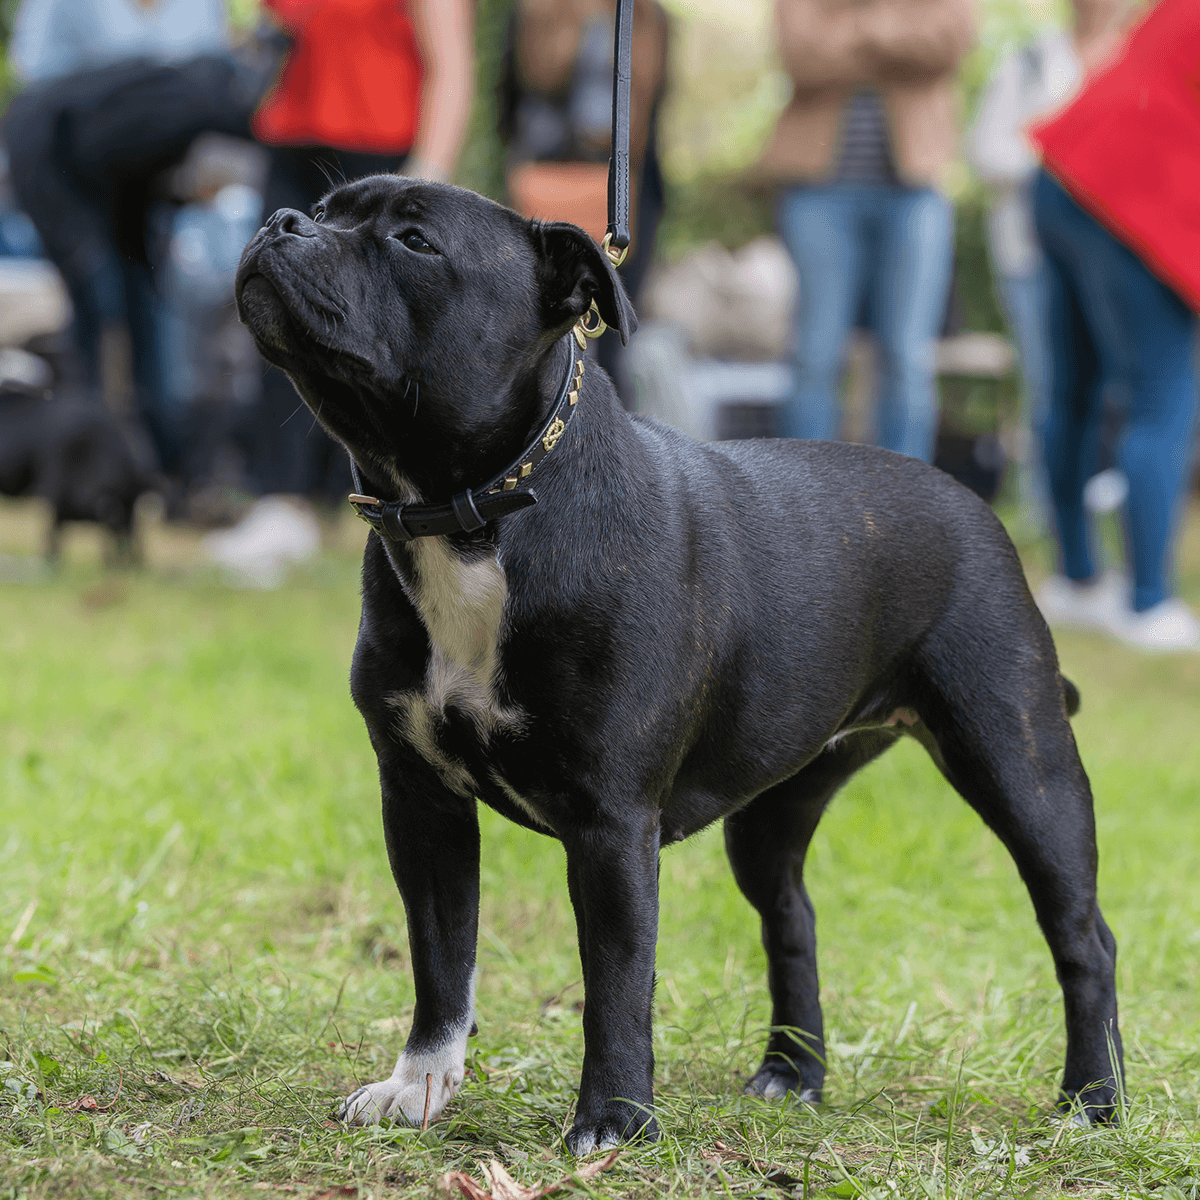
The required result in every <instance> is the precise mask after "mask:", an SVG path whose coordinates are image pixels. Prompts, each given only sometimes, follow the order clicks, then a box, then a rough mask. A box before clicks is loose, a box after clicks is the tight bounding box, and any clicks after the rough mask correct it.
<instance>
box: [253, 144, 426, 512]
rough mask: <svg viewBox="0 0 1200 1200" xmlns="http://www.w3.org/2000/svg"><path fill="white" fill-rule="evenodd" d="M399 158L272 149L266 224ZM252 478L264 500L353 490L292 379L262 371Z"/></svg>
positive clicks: (336, 451) (341, 456) (335, 449)
mask: <svg viewBox="0 0 1200 1200" xmlns="http://www.w3.org/2000/svg"><path fill="white" fill-rule="evenodd" d="M404 158H405V156H404V155H402V154H398V155H392V154H360V153H357V152H355V151H350V150H333V149H331V148H329V147H327V146H272V147H271V167H270V172H269V174H268V176H267V186H266V194H265V196H264V201H263V218H264V220H265V219H266V218H267V217H270V215H271V214H272V213H274V212H276V211H277V210H278V209H281V208H294V209H297V210H299V211H300V212H303V213H309V212H311V211H312V208H313V205H315V204H316V203H317V201H318V200H320V199H321V197H322V196H323V195H325V193H326V192H328V191H329V190H330V189H331V188H334V187H336V186H337V185H338V184H341V183H346V182H349V181H350V180H353V179H359V178H361V177H362V176H364V175H383V174H390V173H392V172H394V171H396V170H397V169H398V168H399V167H400V166H401V164H402V163H403V162H404ZM249 436H250V462H249V470H250V476H251V479H252V480H253V482H254V484H255V486H256V487H257V488H258V490H259V491H260V492H261V493H262V494H263V495H271V494H273V493H279V492H284V493H289V494H294V495H301V496H307V495H310V494H317V495H320V496H324V497H326V498H328V499H331V500H333V499H337V498H338V497H340V496H342V495H344V494H345V493H346V492H349V491H351V490H352V485H351V480H350V467H349V463H348V460H347V458H346V452H345V451H344V450H343V449H342V447H341V446H339V445H338V444H337V443H336V442H334V441H333V439H332V438H331V437H330V436H329V435H328V434H327V433H326V432H325V431H324V430H323V429H322V428H321V427H320V426H319V425H318V424H317V422H316V420H315V419H314V418H313V416H312V414H311V413H310V412H309V411H308V409H307V408H306V407H305V405H304V401H303V400H301V399H300V397H299V396H298V395H297V394H296V389H295V388H294V387H292V384H291V380H289V379H288V377H287V376H286V375H285V374H284V373H283V372H282V371H280V370H278V369H277V368H275V367H270V366H268V367H265V369H264V374H263V383H262V394H261V396H260V397H259V400H258V403H257V404H256V405H255V408H254V413H253V414H252V417H251V419H250V429H249Z"/></svg>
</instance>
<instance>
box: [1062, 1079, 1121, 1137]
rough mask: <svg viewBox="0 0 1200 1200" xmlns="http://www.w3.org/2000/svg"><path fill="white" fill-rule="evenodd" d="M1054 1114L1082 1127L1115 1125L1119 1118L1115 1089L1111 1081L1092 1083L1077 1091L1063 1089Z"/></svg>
mask: <svg viewBox="0 0 1200 1200" xmlns="http://www.w3.org/2000/svg"><path fill="white" fill-rule="evenodd" d="M1055 1115H1056V1116H1057V1117H1058V1118H1059V1119H1060V1120H1062V1121H1066V1122H1068V1123H1069V1124H1071V1125H1078V1126H1080V1127H1081V1128H1083V1129H1087V1128H1089V1127H1090V1126H1092V1125H1115V1124H1117V1122H1119V1121H1120V1119H1121V1114H1120V1111H1119V1110H1118V1108H1117V1089H1116V1088H1115V1087H1114V1086H1113V1085H1112V1084H1111V1083H1108V1084H1093V1085H1092V1086H1091V1087H1087V1088H1083V1089H1082V1090H1080V1091H1078V1092H1077V1091H1074V1090H1073V1089H1069V1088H1068V1089H1065V1090H1064V1091H1063V1092H1062V1093H1061V1096H1060V1099H1059V1101H1058V1105H1057V1111H1056V1114H1055Z"/></svg>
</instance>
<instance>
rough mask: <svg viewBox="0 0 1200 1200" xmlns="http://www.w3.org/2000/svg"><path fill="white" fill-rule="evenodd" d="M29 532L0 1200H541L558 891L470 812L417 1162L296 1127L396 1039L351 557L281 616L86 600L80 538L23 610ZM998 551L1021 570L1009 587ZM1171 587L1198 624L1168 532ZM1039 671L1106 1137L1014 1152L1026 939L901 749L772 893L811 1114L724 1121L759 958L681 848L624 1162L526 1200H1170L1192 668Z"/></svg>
mask: <svg viewBox="0 0 1200 1200" xmlns="http://www.w3.org/2000/svg"><path fill="white" fill-rule="evenodd" d="M40 519H41V518H40V512H39V510H37V509H36V507H35V506H33V505H31V504H24V503H23V504H17V503H12V502H4V503H3V504H2V505H0V1060H3V1061H0V1097H2V1100H0V1200H16V1198H17V1197H25V1198H28V1200H35V1198H41V1197H60V1196H61V1197H66V1196H81V1197H82V1196H87V1197H103V1196H121V1197H127V1196H128V1197H138V1198H142V1197H159V1196H169V1197H176V1196H178V1197H187V1196H204V1197H220V1198H224V1197H235V1196H246V1197H252V1196H255V1197H256V1196H264V1195H265V1196H268V1197H269V1196H272V1195H278V1196H298V1197H302V1198H308V1197H318V1196H321V1197H333V1196H358V1197H360V1198H365V1197H368V1196H370V1197H385V1196H386V1197H392V1196H420V1197H425V1196H431V1195H433V1194H434V1193H435V1189H436V1188H437V1187H438V1186H439V1185H438V1180H439V1177H440V1176H442V1175H443V1173H446V1172H464V1173H465V1174H466V1175H469V1176H471V1177H473V1178H474V1179H475V1180H477V1181H479V1183H480V1185H481V1186H482V1185H483V1183H484V1174H483V1171H484V1169H485V1168H487V1169H488V1170H489V1171H490V1170H491V1164H492V1163H493V1161H497V1162H499V1163H501V1164H503V1167H504V1169H505V1170H507V1172H508V1173H509V1174H511V1175H512V1177H513V1178H515V1179H516V1180H517V1181H518V1182H519V1183H521V1184H524V1185H526V1186H529V1187H534V1186H541V1185H545V1184H549V1183H552V1182H554V1181H556V1180H560V1179H562V1178H563V1177H564V1176H570V1175H571V1174H572V1172H573V1171H575V1170H577V1169H578V1166H579V1164H577V1163H576V1162H575V1161H574V1160H571V1159H570V1158H569V1157H568V1156H566V1154H565V1151H564V1148H563V1142H562V1132H563V1130H564V1129H565V1128H566V1126H567V1124H568V1122H569V1119H570V1113H571V1104H572V1099H573V1093H574V1088H575V1086H576V1083H577V1080H578V1074H579V1067H580V1061H581V1055H582V1039H581V1030H580V1016H579V1005H580V1000H581V997H582V988H581V984H580V972H579V964H578V958H577V955H576V951H575V944H574V923H573V919H572V917H571V913H570V907H569V904H568V901H567V897H566V886H565V877H564V866H563V857H562V853H561V850H560V849H559V848H558V846H557V844H556V843H554V842H551V841H549V840H547V839H544V838H540V837H538V836H536V835H534V834H531V833H528V832H526V831H524V830H521V829H518V828H517V827H515V826H512V825H509V824H507V823H506V822H504V821H503V820H502V819H500V818H498V817H495V816H494V815H492V814H490V813H489V812H487V811H485V812H484V813H483V818H482V820H483V838H484V856H483V901H482V905H483V907H482V914H481V931H482V932H481V937H480V947H479V962H480V974H479V982H478V1012H479V1034H478V1037H477V1038H475V1039H474V1040H473V1041H472V1043H471V1045H470V1049H469V1059H468V1065H469V1067H470V1073H469V1076H468V1081H467V1085H466V1086H465V1088H464V1089H463V1091H462V1092H461V1093H460V1096H459V1097H458V1099H457V1100H456V1101H455V1102H454V1103H453V1104H452V1105H451V1106H450V1108H449V1109H448V1111H447V1114H446V1116H445V1118H444V1119H442V1120H440V1121H438V1122H436V1123H434V1124H432V1125H431V1126H430V1127H429V1129H427V1130H425V1131H423V1132H422V1131H420V1130H412V1129H399V1128H386V1129H370V1130H360V1129H350V1128H346V1127H344V1126H341V1125H339V1124H337V1123H335V1122H334V1121H332V1120H331V1116H332V1114H333V1112H334V1109H335V1104H336V1102H337V1100H338V1098H339V1097H340V1096H342V1095H344V1094H345V1093H346V1091H347V1090H348V1089H350V1088H352V1087H353V1086H355V1084H356V1083H357V1082H359V1081H363V1080H368V1079H373V1078H378V1077H380V1076H381V1075H386V1074H387V1073H388V1072H389V1071H390V1069H391V1064H392V1061H393V1060H394V1057H395V1054H396V1052H397V1050H398V1049H399V1047H400V1045H401V1042H402V1040H403V1037H404V1033H405V1031H406V1028H407V1018H408V1016H409V1014H410V1012H411V1006H412V988H411V983H410V977H409V973H408V966H407V963H408V951H407V944H406V938H405V931H404V918H403V912H402V909H401V906H400V903H399V900H398V898H397V896H396V894H395V889H394V885H393V884H392V881H391V878H390V874H389V872H388V868H387V863H386V860H385V856H384V850H383V844H382V836H381V831H380V824H379V816H378V795H377V783H376V779H375V766H374V759H373V756H372V754H371V751H370V747H369V745H368V743H367V739H366V735H365V733H364V730H363V728H362V725H361V722H360V721H359V718H358V716H357V714H356V712H355V711H354V708H353V706H352V705H351V702H350V699H349V695H348V690H347V672H348V663H349V657H350V651H351V647H352V646H353V642H354V636H355V629H356V625H357V620H358V600H357V587H358V582H357V561H356V554H355V550H356V546H357V545H358V544H360V541H361V532H360V530H361V527H359V526H357V525H356V524H355V523H353V522H352V521H349V520H347V521H344V522H342V523H340V524H339V525H338V526H337V528H336V530H331V537H330V542H331V548H330V550H329V551H328V552H327V553H326V554H325V555H323V556H322V557H321V558H320V559H319V560H318V561H317V562H316V563H315V564H314V565H313V566H312V567H311V568H310V569H308V570H306V571H304V572H303V573H302V574H300V575H298V576H297V577H296V578H295V579H294V580H293V582H292V583H291V584H290V585H289V586H288V587H286V588H285V589H283V590H280V591H277V592H246V591H236V590H231V589H228V588H226V587H224V586H223V585H222V584H221V582H220V581H219V580H218V579H217V578H216V577H215V576H213V575H212V574H210V573H208V572H207V571H205V570H204V569H203V568H201V567H198V566H196V565H195V564H196V562H197V561H198V560H197V556H196V546H195V537H194V536H193V535H190V534H188V533H186V532H181V531H178V530H169V529H164V528H161V527H158V526H156V527H154V528H153V529H152V530H151V536H150V541H149V558H150V562H151V568H150V569H148V570H147V571H145V572H143V573H140V574H137V575H130V576H121V577H116V576H107V575H105V574H104V573H103V572H102V571H101V570H100V568H99V566H98V563H97V557H98V555H97V544H96V540H95V539H93V538H91V537H90V536H89V535H86V534H85V533H82V532H81V533H80V534H79V535H77V536H75V535H73V540H72V541H71V542H70V544H69V547H68V563H67V565H66V567H65V568H64V569H63V571H62V572H61V573H60V574H59V575H57V576H56V577H49V576H46V575H44V574H43V573H41V572H40V571H39V570H38V568H37V565H36V561H35V560H34V559H33V558H32V557H31V556H32V555H33V553H34V551H35V549H36V546H37V537H38V526H39V521H40ZM1024 552H1025V554H1026V560H1027V562H1028V564H1029V570H1030V573H1031V576H1036V575H1037V574H1038V573H1040V572H1042V571H1044V570H1045V567H1046V563H1047V561H1048V559H1047V551H1046V548H1045V546H1043V545H1038V544H1034V545H1030V546H1027V547H1025V548H1024ZM1183 582H1184V589H1183V590H1184V593H1185V594H1186V595H1187V596H1188V597H1189V598H1190V600H1191V601H1192V602H1193V603H1198V602H1200V511H1197V512H1194V513H1193V515H1192V520H1191V523H1190V525H1189V529H1188V538H1187V543H1186V549H1185V556H1184V581H1183ZM1059 648H1060V654H1061V657H1062V660H1063V666H1064V670H1065V671H1066V673H1067V674H1068V675H1070V677H1071V678H1073V679H1074V681H1075V682H1076V683H1077V684H1078V685H1079V687H1080V690H1081V692H1082V693H1083V709H1082V711H1081V713H1080V714H1079V716H1078V717H1077V718H1076V720H1075V728H1076V733H1077V736H1078V738H1079V742H1080V746H1081V749H1082V753H1083V757H1084V762H1085V764H1086V765H1087V767H1088V770H1089V772H1090V775H1091V779H1092V783H1093V788H1094V791H1095V796H1096V809H1097V819H1098V826H1099V837H1100V854H1101V879H1100V885H1101V900H1102V904H1103V906H1104V910H1105V914H1106V916H1107V918H1108V921H1109V923H1110V924H1111V925H1112V927H1113V930H1114V932H1115V933H1116V936H1117V938H1118V941H1119V942H1120V959H1119V963H1118V979H1119V986H1120V994H1121V1006H1122V1024H1123V1029H1124V1033H1125V1040H1126V1053H1127V1065H1128V1084H1129V1093H1128V1096H1127V1097H1126V1100H1125V1105H1126V1112H1125V1121H1124V1124H1123V1125H1122V1126H1121V1127H1119V1128H1115V1129H1099V1130H1094V1131H1090V1130H1081V1129H1078V1128H1076V1127H1074V1126H1071V1125H1064V1124H1062V1123H1060V1122H1057V1121H1055V1120H1054V1119H1053V1118H1052V1113H1051V1105H1052V1101H1053V1098H1054V1093H1055V1086H1056V1082H1057V1079H1058V1075H1059V1072H1060V1069H1061V1063H1062V1057H1063V1050H1064V1034H1063V1029H1062V1013H1061V1004H1060V1000H1059V993H1058V988H1057V985H1056V983H1055V980H1054V975H1053V969H1052V966H1051V963H1050V958H1049V954H1048V951H1047V950H1046V948H1045V945H1044V943H1043V941H1042V939H1041V935H1040V933H1039V931H1038V929H1037V926H1036V924H1035V922H1034V919H1033V915H1032V912H1031V909H1030V905H1029V902H1028V898H1027V896H1026V894H1025V891H1024V889H1023V887H1022V886H1021V884H1020V882H1019V880H1018V878H1017V875H1016V872H1015V870H1014V868H1013V866H1012V864H1011V862H1010V861H1009V859H1008V857H1007V855H1006V854H1005V853H1004V851H1003V850H1002V848H1001V847H1000V846H999V844H998V843H997V842H996V841H995V839H994V838H993V837H992V836H991V834H989V833H988V832H987V831H986V830H985V829H984V827H983V826H982V824H981V823H980V822H979V820H978V819H977V818H976V817H975V815H974V814H973V813H972V812H971V811H970V810H969V809H968V808H967V807H966V805H965V804H963V802H962V801H961V800H960V799H959V798H958V797H957V796H956V795H955V794H954V793H953V792H952V791H951V790H950V789H949V788H948V786H947V785H946V784H945V783H944V782H943V781H942V779H941V777H940V776H939V775H938V774H937V772H936V770H935V769H934V768H933V766H932V765H931V764H930V763H929V761H928V760H927V759H926V757H925V756H924V754H923V752H921V751H920V750H919V749H918V748H917V747H916V746H914V745H911V744H905V745H902V746H900V747H899V748H898V749H896V750H895V751H893V752H892V753H891V754H889V755H887V756H885V757H884V759H882V760H881V761H880V762H878V763H877V764H875V765H874V766H873V767H872V768H871V769H870V770H869V771H867V772H865V773H863V774H862V775H861V776H859V777H858V778H857V779H856V780H854V781H853V783H852V784H851V785H850V786H849V787H847V788H846V789H845V791H844V792H843V793H842V794H841V796H840V797H839V798H838V800H837V801H836V802H835V804H834V806H833V807H832V809H831V811H830V813H829V815H828V816H827V818H826V820H825V821H824V823H823V825H822V827H821V829H820V831H819V833H818V836H817V838H816V841H815V843H814V846H813V851H812V854H811V858H810V864H811V865H810V871H809V875H808V879H809V886H810V889H811V892H812V895H813V899H814V902H815V904H816V906H817V912H818V919H819V929H820V936H821V967H822V995H823V1000H824V1004H825V1010H826V1016H827V1026H828V1034H829V1059H830V1061H829V1085H828V1090H827V1094H826V1103H825V1104H824V1105H823V1106H822V1107H821V1108H819V1109H813V1108H810V1107H807V1106H800V1105H797V1104H786V1105H781V1104H778V1103H768V1102H764V1101H760V1100H756V1099H750V1098H747V1097H744V1096H743V1095H742V1094H741V1090H740V1089H741V1083H742V1082H743V1080H744V1079H745V1078H746V1077H747V1076H748V1074H749V1073H750V1072H751V1071H752V1070H753V1069H754V1067H755V1066H756V1065H757V1062H758V1057H759V1054H760V1053H761V1043H762V1042H763V1040H764V1038H765V1029H764V1026H765V1023H766V1021H767V1020H768V1015H769V1008H768V1002H767V994H766V986H765V978H764V970H765V968H764V958H763V954H762V950H761V948H760V946H759V942H758V932H757V927H756V922H755V920H754V919H753V917H752V914H751V910H750V908H749V906H748V905H747V904H746V903H745V902H744V901H743V899H742V898H741V896H740V894H739V893H738V892H737V890H736V888H735V887H734V885H733V882H732V879H731V877H730V873H729V871H728V868H727V867H726V864H725V860H724V853H723V849H722V845H721V838H720V832H719V829H712V830H709V831H708V832H707V833H705V834H703V835H702V836H700V837H698V838H696V839H693V840H692V841H691V842H689V843H686V844H684V845H682V846H679V847H676V848H673V849H671V850H669V851H668V852H666V853H665V854H664V856H663V869H662V921H661V931H660V938H659V955H658V979H659V983H658V989H657V993H656V1006H657V1032H656V1039H657V1046H656V1054H657V1093H658V1104H659V1117H660V1123H661V1125H662V1128H663V1133H664V1136H663V1138H662V1140H661V1141H660V1142H659V1143H657V1144H656V1145H653V1146H641V1147H635V1148H631V1149H628V1150H626V1151H625V1152H624V1153H623V1154H622V1155H621V1156H620V1157H619V1158H618V1159H617V1160H616V1161H615V1162H614V1163H612V1164H610V1165H609V1166H608V1167H607V1168H606V1169H605V1170H603V1171H602V1172H599V1173H597V1174H595V1175H593V1176H592V1177H591V1178H590V1179H587V1180H583V1179H578V1178H577V1179H576V1180H575V1181H574V1182H572V1181H570V1180H568V1182H567V1183H566V1184H565V1185H564V1187H565V1190H566V1191H568V1192H569V1191H570V1190H572V1189H574V1190H575V1191H576V1192H577V1193H579V1194H586V1195H593V1196H601V1195H602V1196H614V1197H634V1196H637V1197H643V1196H644V1197H651V1196H655V1197H656V1196H672V1197H674V1196H680V1197H682V1196H687V1197H708V1196H713V1197H717V1196H722V1197H729V1196H738V1197H740V1196H752V1195H762V1196H777V1197H778V1196H787V1195H793V1196H838V1197H850V1196H870V1197H880V1198H883V1197H900V1196H914V1197H920V1196H939V1197H940V1196H985V1195H997V1196H999V1195H1005V1196H1009V1195H1014V1196H1020V1195H1051V1194H1059V1193H1061V1192H1066V1194H1069V1195H1088V1194H1093V1195H1094V1194H1101V1195H1113V1196H1142V1195H1146V1196H1150V1195H1153V1196H1155V1197H1177V1196H1195V1195H1197V1194H1200V1141H1198V1139H1197V1124H1196V1121H1197V1115H1198V1113H1197V1109H1198V1106H1200V1055H1198V1045H1200V1043H1198V1038H1200V1009H1198V1006H1197V1003H1196V995H1197V985H1198V983H1200V971H1198V969H1197V954H1198V951H1200V836H1197V834H1196V830H1197V828H1198V822H1197V810H1198V809H1200V749H1198V747H1197V741H1198V731H1200V656H1195V657H1191V658H1174V659H1163V660H1152V659H1145V658H1140V657H1137V656H1135V655H1133V654H1131V653H1128V652H1126V651H1124V650H1123V649H1121V648H1120V647H1117V646H1115V645H1113V644H1110V643H1108V642H1106V641H1104V640H1102V639H1099V638H1095V637H1088V636H1082V635H1079V636H1063V637H1061V638H1060V639H1059ZM454 1186H457V1185H454ZM493 1191H494V1193H495V1195H497V1196H498V1197H499V1196H503V1195H505V1194H506V1193H505V1187H504V1181H503V1179H501V1180H500V1182H499V1184H495V1185H494V1186H493ZM453 1194H454V1195H456V1196H457V1195H461V1194H462V1192H461V1189H460V1190H456V1191H455V1192H454V1193H453ZM508 1194H510V1195H515V1193H508Z"/></svg>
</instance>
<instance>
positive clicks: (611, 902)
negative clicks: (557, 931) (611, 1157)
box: [564, 810, 658, 1154]
mask: <svg viewBox="0 0 1200 1200" xmlns="http://www.w3.org/2000/svg"><path fill="white" fill-rule="evenodd" d="M564 842H565V845H566V850H567V879H568V883H569V885H570V889H571V903H572V904H573V905H574V906H575V920H576V923H577V924H578V927H579V956H580V959H581V961H582V963H583V981H584V992H585V995H584V1009H583V1037H584V1055H583V1078H582V1080H581V1082H580V1087H579V1104H578V1106H577V1108H576V1111H575V1122H574V1124H573V1125H572V1126H571V1129H570V1132H569V1133H568V1134H567V1148H568V1149H569V1150H570V1151H571V1152H572V1153H573V1154H588V1153H590V1152H591V1151H593V1150H603V1149H607V1148H609V1147H612V1146H615V1145H616V1144H617V1143H618V1142H620V1141H624V1140H628V1139H630V1138H634V1137H643V1138H649V1139H654V1138H656V1137H657V1136H658V1126H657V1125H656V1124H655V1122H654V1086H653V1077H654V1048H653V1045H652V1041H651V1006H652V1003H653V998H654V947H655V940H656V938H657V935H658V816H657V813H654V812H650V811H643V810H639V811H638V812H637V813H636V814H633V815H632V816H631V815H629V814H622V817H621V819H619V820H613V821H611V822H599V821H598V822H596V823H595V824H592V825H590V826H589V827H588V828H587V829H585V830H582V831H577V832H576V833H575V834H573V835H572V836H570V837H568V838H565V839H564Z"/></svg>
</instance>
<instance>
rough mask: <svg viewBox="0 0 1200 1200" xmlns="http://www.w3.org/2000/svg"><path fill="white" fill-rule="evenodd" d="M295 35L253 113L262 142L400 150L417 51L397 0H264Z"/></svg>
mask: <svg viewBox="0 0 1200 1200" xmlns="http://www.w3.org/2000/svg"><path fill="white" fill-rule="evenodd" d="M263 3H264V6H265V7H266V8H269V9H270V10H271V11H272V12H273V13H274V15H275V18H276V20H277V21H278V22H279V23H280V25H282V26H283V28H284V29H286V30H287V31H288V32H289V33H290V34H291V35H292V37H293V38H294V42H293V45H292V50H291V53H290V54H289V55H288V60H287V64H286V66H285V67H284V69H283V74H282V75H281V76H280V79H279V83H278V84H277V85H276V86H275V88H274V89H273V90H272V91H271V92H270V93H269V94H268V95H267V97H266V99H265V100H264V101H263V103H262V105H261V106H260V107H259V110H258V112H257V113H256V114H255V116H254V121H253V128H254V136H255V137H257V138H258V139H259V141H261V142H266V143H267V144H268V145H321V146H333V147H335V148H336V149H338V150H359V151H365V152H368V153H374V154H403V153H405V152H406V151H407V150H408V149H410V147H411V146H412V144H413V141H414V139H415V138H416V134H417V117H418V115H419V111H420V103H421V59H420V56H419V54H418V52H417V43H416V38H415V36H414V34H413V28H412V23H411V22H410V21H409V19H408V12H407V9H406V5H405V3H404V0H263Z"/></svg>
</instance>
